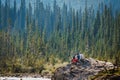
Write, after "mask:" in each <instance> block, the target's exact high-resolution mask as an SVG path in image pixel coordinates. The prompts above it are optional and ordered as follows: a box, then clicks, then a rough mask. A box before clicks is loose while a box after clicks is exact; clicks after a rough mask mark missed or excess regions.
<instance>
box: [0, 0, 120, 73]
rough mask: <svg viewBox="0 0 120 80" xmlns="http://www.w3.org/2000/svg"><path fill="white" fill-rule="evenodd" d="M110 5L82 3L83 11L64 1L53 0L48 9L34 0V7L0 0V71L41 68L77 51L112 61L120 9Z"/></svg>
mask: <svg viewBox="0 0 120 80" xmlns="http://www.w3.org/2000/svg"><path fill="white" fill-rule="evenodd" d="M86 3H87V2H86ZM112 7H113V6H112V5H110V6H107V5H103V3H100V4H99V8H98V9H97V10H94V9H93V7H92V6H91V7H87V4H85V9H84V10H83V11H82V10H81V9H79V10H75V9H74V8H72V7H71V6H70V7H68V6H67V5H66V4H63V6H62V8H61V7H59V6H58V5H57V3H56V0H54V2H53V9H51V7H50V5H46V6H45V5H44V4H43V2H41V1H40V0H36V3H35V6H34V9H33V7H32V6H31V3H29V7H26V3H25V0H21V5H20V9H17V6H16V0H14V6H13V7H10V0H6V1H5V5H3V4H2V3H1V0H0V72H4V71H12V72H16V71H17V70H19V71H20V70H21V68H24V67H34V68H35V69H37V68H38V67H40V68H41V69H42V68H43V65H42V64H44V63H46V62H50V63H52V64H55V63H56V62H57V59H56V58H58V59H60V60H62V61H63V62H64V61H69V58H70V57H71V56H72V55H74V53H76V52H82V53H83V54H85V55H86V56H89V57H93V58H97V59H100V60H110V61H114V60H115V57H116V56H117V57H118V56H119V57H120V11H116V12H114V13H113V11H112ZM33 10H34V11H33ZM23 65H24V66H23ZM6 67H8V68H7V70H6ZM21 72H22V71H21Z"/></svg>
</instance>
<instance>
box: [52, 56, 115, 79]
mask: <svg viewBox="0 0 120 80" xmlns="http://www.w3.org/2000/svg"><path fill="white" fill-rule="evenodd" d="M113 67H114V66H113V64H112V63H110V62H105V61H99V60H95V59H93V58H89V59H84V60H83V61H80V62H78V63H77V64H68V65H67V66H65V67H59V68H57V69H56V71H55V72H54V75H53V76H52V80H89V78H90V76H94V75H97V74H98V72H100V71H103V70H109V69H112V68H113Z"/></svg>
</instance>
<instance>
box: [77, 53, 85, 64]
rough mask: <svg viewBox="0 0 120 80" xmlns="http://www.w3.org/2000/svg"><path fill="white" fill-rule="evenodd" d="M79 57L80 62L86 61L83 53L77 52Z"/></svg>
mask: <svg viewBox="0 0 120 80" xmlns="http://www.w3.org/2000/svg"><path fill="white" fill-rule="evenodd" d="M77 58H78V61H79V62H84V59H85V57H84V55H83V54H81V53H78V54H77Z"/></svg>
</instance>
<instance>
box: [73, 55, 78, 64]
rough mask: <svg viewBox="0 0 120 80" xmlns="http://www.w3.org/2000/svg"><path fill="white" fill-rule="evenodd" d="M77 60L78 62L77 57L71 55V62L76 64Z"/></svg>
mask: <svg viewBox="0 0 120 80" xmlns="http://www.w3.org/2000/svg"><path fill="white" fill-rule="evenodd" d="M77 62H78V59H77V58H76V57H75V56H73V59H72V64H77Z"/></svg>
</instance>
